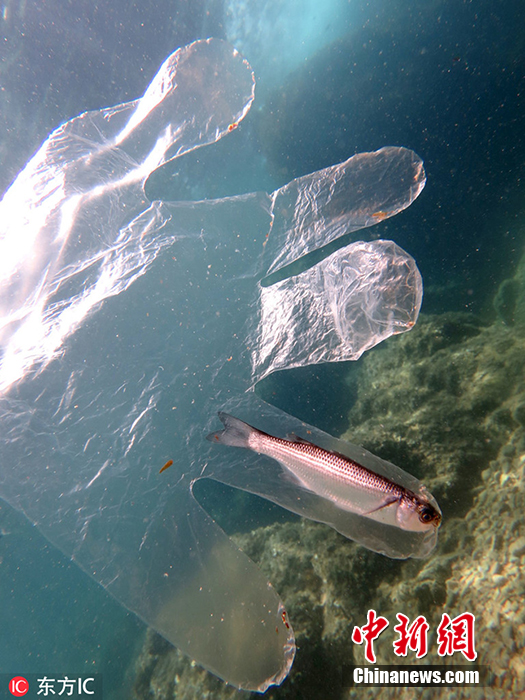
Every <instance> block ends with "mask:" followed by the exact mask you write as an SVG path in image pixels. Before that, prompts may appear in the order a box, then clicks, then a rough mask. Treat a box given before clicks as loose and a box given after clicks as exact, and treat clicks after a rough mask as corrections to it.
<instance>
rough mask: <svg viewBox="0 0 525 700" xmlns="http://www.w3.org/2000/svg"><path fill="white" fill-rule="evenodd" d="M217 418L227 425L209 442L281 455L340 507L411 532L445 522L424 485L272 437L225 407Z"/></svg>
mask: <svg viewBox="0 0 525 700" xmlns="http://www.w3.org/2000/svg"><path fill="white" fill-rule="evenodd" d="M219 418H220V419H221V421H222V423H223V424H224V430H220V431H218V432H216V433H210V434H209V435H208V436H207V439H208V440H210V442H217V443H220V444H222V445H230V446H232V447H245V448H247V449H249V450H253V451H254V452H257V453H259V454H263V455H267V456H268V457H271V458H272V459H275V460H277V461H278V462H279V464H281V466H282V467H284V469H285V473H286V474H288V475H289V477H290V478H293V480H294V481H295V482H296V483H299V484H300V485H301V486H302V487H303V488H305V489H307V490H308V491H312V492H313V493H316V494H317V495H318V496H321V497H322V498H325V499H327V500H329V501H332V502H333V503H334V504H335V505H336V506H337V507H338V508H340V509H342V510H346V511H350V512H352V513H358V514H359V515H362V516H365V517H367V518H371V519H373V520H376V521H378V522H381V523H384V524H387V525H392V526H394V527H398V528H401V529H403V530H408V531H411V532H427V531H429V530H432V529H433V528H436V529H437V528H438V527H439V525H440V524H441V513H440V511H439V509H438V508H436V507H434V505H433V504H432V503H431V502H430V500H428V499H427V498H426V496H425V495H424V494H425V490H424V488H423V492H422V493H419V494H417V493H415V492H414V491H410V490H409V489H407V488H405V487H404V486H401V485H400V484H396V483H395V482H394V481H392V480H391V479H388V478H386V477H384V476H382V475H381V474H376V473H375V472H373V471H372V470H371V469H368V468H367V467H363V466H362V465H361V464H359V463H358V462H355V461H354V460H352V459H350V458H349V457H345V456H344V455H341V454H339V453H337V452H329V451H328V450H324V449H323V448H321V447H319V446H318V445H315V444H313V443H312V442H309V441H307V440H304V439H303V438H300V437H298V436H296V435H291V436H289V439H283V438H278V437H274V436H273V435H268V433H264V432H262V431H261V430H258V429H257V428H254V427H252V426H251V425H248V423H245V422H244V421H242V420H239V419H238V418H234V416H230V415H229V414H228V413H224V412H219Z"/></svg>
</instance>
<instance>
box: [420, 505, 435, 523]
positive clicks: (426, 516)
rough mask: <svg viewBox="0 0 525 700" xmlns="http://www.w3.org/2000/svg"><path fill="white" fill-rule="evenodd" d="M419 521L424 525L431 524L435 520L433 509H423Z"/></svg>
mask: <svg viewBox="0 0 525 700" xmlns="http://www.w3.org/2000/svg"><path fill="white" fill-rule="evenodd" d="M419 519H420V520H421V522H422V523H430V522H432V520H434V511H433V510H432V508H422V509H421V512H420V513H419Z"/></svg>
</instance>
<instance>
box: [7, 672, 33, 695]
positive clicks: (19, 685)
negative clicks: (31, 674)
mask: <svg viewBox="0 0 525 700" xmlns="http://www.w3.org/2000/svg"><path fill="white" fill-rule="evenodd" d="M28 690H29V683H28V682H27V681H26V679H25V678H24V677H23V676H15V677H14V678H11V680H10V681H9V692H10V693H11V695H14V696H15V697H17V698H20V697H22V695H25V694H26V693H27V691H28Z"/></svg>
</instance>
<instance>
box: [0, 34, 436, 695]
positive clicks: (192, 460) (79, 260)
mask: <svg viewBox="0 0 525 700" xmlns="http://www.w3.org/2000/svg"><path fill="white" fill-rule="evenodd" d="M253 90H254V80H253V74H252V71H251V68H250V66H249V65H248V64H247V63H246V61H245V60H243V58H242V57H241V56H240V55H239V54H238V53H237V52H236V51H235V50H234V49H232V48H231V47H230V46H229V45H228V44H226V43H224V42H222V41H219V40H207V41H198V42H195V43H193V44H191V45H189V46H186V47H184V48H182V49H179V50H178V51H176V52H175V53H174V54H173V55H172V56H170V57H169V58H168V59H167V60H166V62H165V63H164V64H163V66H162V67H161V69H160V71H159V73H158V74H157V76H156V77H155V78H154V80H153V82H152V83H151V85H150V86H149V88H148V89H147V91H146V93H145V95H144V97H143V98H141V99H140V100H136V101H134V102H130V103H127V104H122V105H118V106H116V107H113V108H109V109H104V110H100V111H96V112H87V113H85V114H82V115H80V116H79V117H77V118H75V119H72V120H71V121H69V122H67V123H66V124H64V125H62V126H61V127H59V128H58V129H57V130H56V131H54V132H53V133H52V134H51V135H50V136H49V138H48V139H47V141H46V142H45V143H44V144H43V145H42V147H41V149H40V150H39V151H38V152H37V153H36V155H35V156H34V157H33V159H32V160H31V161H30V162H29V163H28V165H27V166H26V168H25V169H24V170H23V171H22V173H20V175H19V176H18V178H17V179H16V181H15V182H14V183H13V185H12V187H11V188H10V189H9V190H8V192H7V193H6V194H5V196H4V198H3V200H2V201H1V203H0V226H1V238H0V319H1V320H0V344H1V348H2V357H1V363H0V386H1V388H2V396H1V399H0V421H1V423H0V424H1V437H0V464H1V472H0V495H1V496H2V497H3V498H4V499H5V500H7V501H8V502H9V503H10V504H11V505H13V506H14V507H16V508H18V509H19V510H21V511H23V512H24V513H25V514H26V515H27V517H28V518H29V519H30V520H31V521H32V522H33V523H35V524H36V525H37V527H38V528H39V529H40V530H41V531H42V532H43V533H44V535H46V536H47V537H48V538H49V540H50V541H51V542H53V543H54V544H55V545H56V546H57V547H59V548H60V549H61V550H62V551H63V552H65V553H66V554H68V555H69V556H71V557H72V559H74V560H75V561H76V562H77V563H78V564H79V565H80V566H81V567H82V568H83V569H84V570H85V571H86V572H87V573H89V574H90V575H91V576H92V577H93V578H94V579H96V580H97V581H98V582H99V583H100V584H101V585H102V586H104V587H105V588H106V589H107V590H108V591H109V592H110V593H111V594H112V595H114V596H115V598H117V599H118V600H119V601H120V602H121V603H122V604H123V605H125V606H126V607H127V608H129V609H130V610H132V611H134V612H135V613H136V614H137V615H138V616H139V617H141V618H142V619H143V620H144V621H145V622H147V623H148V624H149V625H151V626H152V627H153V628H155V629H156V630H158V631H159V632H160V633H161V634H162V635H164V637H165V638H166V639H168V640H169V641H171V642H172V643H173V644H175V645H176V646H178V647H180V648H181V649H182V650H183V651H185V652H186V653H187V654H189V655H190V656H191V657H192V658H194V659H195V660H196V661H197V662H198V663H199V664H201V665H202V666H204V667H205V668H207V669H209V670H210V671H212V672H213V673H215V674H217V675H218V676H220V677H221V678H223V679H225V680H227V681H228V682H230V683H232V684H233V685H235V686H237V687H239V688H245V689H255V690H259V691H261V692H262V691H264V690H265V689H266V688H267V687H268V686H269V685H270V684H272V683H280V682H281V681H282V680H283V678H285V677H286V675H287V673H288V671H289V669H290V666H291V663H292V661H293V657H294V652H295V643H294V637H293V631H292V628H291V626H290V624H289V623H288V621H287V620H286V615H285V614H283V613H285V611H284V607H283V604H282V602H281V601H280V599H279V597H278V595H277V593H276V592H275V591H274V589H273V588H272V586H271V584H270V583H268V581H267V580H266V579H265V577H264V576H263V575H262V574H261V572H260V571H259V570H258V568H257V567H256V566H255V565H254V564H253V563H252V562H251V561H250V560H249V559H248V558H247V557H246V556H245V555H244V554H243V553H242V552H240V551H239V550H238V549H237V547H236V546H235V545H234V544H233V543H232V542H231V541H230V540H229V538H228V537H227V536H226V535H225V534H224V532H223V531H222V530H221V529H220V528H219V527H218V526H217V525H216V524H215V522H214V521H213V520H212V519H211V518H210V517H209V516H208V515H207V514H206V513H205V512H204V510H203V509H202V508H201V507H200V506H199V505H198V503H197V502H196V501H195V499H194V498H193V496H192V493H191V488H192V484H193V483H194V482H195V481H196V480H197V479H199V478H201V477H211V478H215V479H218V480H220V481H223V482H225V483H229V484H232V485H233V486H236V487H238V488H243V489H246V490H248V491H252V492H253V493H257V494H260V495H262V496H265V497H266V498H270V499H271V500H273V501H275V502H277V503H280V504H281V505H283V506H285V507H287V508H289V509H291V510H294V511H295V512H299V513H301V514H303V515H306V516H309V517H313V518H315V519H317V520H321V521H324V522H328V523H331V524H332V525H333V526H334V527H336V528H337V529H339V530H340V531H341V532H343V533H344V534H347V535H348V536H350V537H352V538H353V539H356V540H357V541H358V542H361V543H363V544H364V545H365V546H368V547H370V548H372V549H374V550H376V551H382V552H384V553H386V554H389V555H390V556H398V557H409V556H425V555H426V554H427V553H428V552H429V551H430V549H431V548H432V547H433V546H434V544H435V537H433V538H429V537H427V536H425V535H422V534H421V533H403V532H401V533H399V532H397V533H393V534H392V533H387V532H386V531H385V529H384V528H385V527H387V526H381V524H380V523H375V524H373V526H371V525H370V520H369V519H367V518H362V517H360V516H357V515H354V516H353V519H352V518H350V516H351V515H352V514H347V516H343V515H342V514H341V513H340V512H337V509H336V508H334V507H333V506H330V504H328V503H327V502H325V501H323V499H321V498H319V497H318V496H316V495H315V494H312V493H307V492H304V491H303V492H301V491H300V489H299V491H298V488H299V487H298V486H297V485H294V484H291V483H289V482H286V481H283V480H282V479H281V478H280V469H279V465H278V464H277V463H273V462H272V461H271V460H267V459H264V458H261V457H258V456H257V455H253V454H244V452H243V451H241V450H231V451H230V452H227V451H225V450H220V449H217V448H214V446H213V445H211V444H210V443H208V442H207V441H206V440H205V437H206V435H207V433H208V432H210V430H211V429H212V428H213V427H216V423H217V417H216V413H217V411H218V410H219V409H224V410H227V411H229V412H231V413H234V414H235V415H238V416H239V417H241V418H243V419H245V420H249V421H250V422H252V423H255V424H256V425H258V427H262V428H265V429H267V430H268V432H279V431H280V432H281V433H283V431H284V432H288V431H289V430H295V432H297V433H298V434H300V433H301V430H303V429H304V426H303V425H302V424H301V423H300V422H299V421H297V420H295V419H293V418H292V417H290V416H286V415H285V414H283V413H282V412H280V411H278V410H277V409H275V408H273V407H270V406H268V405H267V404H264V403H263V402H262V401H261V400H260V399H258V398H257V397H256V395H255V393H254V392H253V390H252V389H253V386H254V384H255V383H256V382H257V381H258V380H259V379H261V378H262V377H264V376H267V375H268V374H270V373H271V372H273V371H275V370H277V369H284V368H287V367H294V366H303V365H307V364H312V363H318V362H333V361H338V360H347V359H356V358H358V357H359V356H360V355H361V353H362V352H364V351H365V350H367V349H369V348H371V347H372V346H373V345H375V344H377V343H378V342H380V341H381V340H383V339H384V338H386V337H388V336H390V335H392V334H393V333H400V332H402V331H405V330H408V329H409V328H411V327H412V326H413V325H414V323H415V322H416V319H417V316H418V312H419V307H420V303H421V295H422V283H421V277H420V275H419V272H418V270H417V267H416V265H415V263H414V261H413V259H412V258H411V257H410V256H409V255H408V254H407V253H405V252H404V251H403V250H401V249H400V248H399V247H398V246H397V245H396V244H395V243H393V242H391V241H381V240H379V241H373V242H369V243H364V242H361V241H357V242H354V243H352V244H350V245H348V246H346V247H344V248H341V249H340V250H338V251H336V252H335V253H332V254H331V255H329V256H328V257H326V258H325V259H324V260H322V261H321V262H319V263H317V264H316V265H314V266H313V267H310V268H309V269H305V270H303V271H302V272H301V273H299V274H297V273H296V274H295V275H294V276H286V266H288V265H289V264H290V263H293V262H294V261H296V260H297V259H298V258H301V257H302V256H304V255H306V254H307V253H309V252H311V251H313V250H315V249H317V248H319V247H321V246H324V245H326V244H327V243H328V242H329V241H332V240H335V239H337V238H338V237H340V236H341V235H342V234H344V233H347V232H348V231H352V230H354V231H357V230H359V229H361V228H363V227H366V226H371V225H374V224H376V223H378V222H379V221H381V220H383V219H385V218H387V217H389V216H392V215H394V214H396V213H398V212H400V211H401V210H403V209H404V208H406V207H407V206H409V205H410V204H411V202H412V201H413V200H414V199H415V198H416V197H417V196H418V194H419V192H420V191H421V189H422V188H423V186H424V184H425V175H424V170H423V165H422V162H421V160H420V159H419V158H418V156H417V155H416V154H414V153H413V152H412V151H409V150H407V149H404V148H384V149H381V150H380V151H377V152H375V153H366V154H359V155H357V156H354V157H353V158H350V159H349V160H348V161H346V162H345V163H342V164H339V165H336V166H333V167H331V168H326V169H324V170H321V171H319V172H317V173H312V174H311V175H307V176H305V177H302V178H299V179H297V180H294V181H293V182H291V183H289V184H288V185H286V186H285V187H283V188H281V189H279V190H277V191H276V192H274V193H273V194H271V195H268V194H265V193H254V194H249V195H243V196H239V197H230V198H224V199H220V200H212V201H202V202H179V203H171V204H170V203H166V202H162V201H155V202H149V201H147V199H146V197H145V194H144V183H145V181H146V179H147V177H148V175H149V174H150V173H151V172H152V171H153V170H154V169H155V168H157V167H158V166H159V165H161V164H162V163H164V162H166V161H167V160H168V159H171V158H176V157H178V156H180V155H182V154H184V153H187V152H189V151H190V150H192V149H196V148H200V147H203V146H205V145H206V144H213V143H214V142H215V141H217V140H218V139H220V138H222V137H223V136H225V135H226V136H227V134H228V132H229V130H231V128H232V127H231V125H234V124H236V123H238V122H239V121H240V120H242V118H243V116H244V115H245V114H246V113H247V111H248V109H249V107H250V105H251V102H252V100H253V94H254V93H253ZM217 176H218V177H219V176H220V174H217ZM276 271H281V279H280V281H277V282H274V283H272V277H270V278H268V279H267V280H266V281H265V278H266V277H267V275H268V274H269V273H273V272H276ZM283 277H284V278H283ZM310 439H313V440H316V441H319V443H320V444H322V445H323V446H325V447H336V446H337V449H338V450H339V451H345V450H346V451H347V452H348V451H350V452H352V455H353V456H354V458H356V459H359V460H361V461H362V463H363V464H366V465H367V466H370V467H371V468H373V469H375V470H377V471H381V470H382V472H383V473H388V474H391V475H392V476H393V478H394V477H395V478H396V479H400V480H405V483H404V485H405V486H407V487H408V488H413V489H414V490H417V489H419V488H420V486H421V485H420V484H419V482H418V481H417V480H416V479H414V478H413V477H409V476H408V475H406V474H404V473H402V472H401V470H398V469H397V468H396V467H393V465H388V463H385V462H384V461H382V460H379V459H378V458H376V457H373V456H372V455H369V454H368V453H365V451H364V450H362V449H360V448H352V446H349V445H347V444H346V443H340V442H339V441H335V440H334V439H332V438H329V437H328V436H326V435H325V434H323V433H320V432H319V431H316V430H315V429H311V435H310ZM168 459H173V462H174V463H173V466H172V467H171V468H170V469H169V470H168V471H167V472H166V473H164V474H162V475H161V476H159V473H158V472H159V468H160V467H161V466H162V465H163V464H164V463H165V462H166V461H167V460H168ZM298 496H300V499H301V500H300V501H298ZM366 520H368V522H364V521H366ZM392 529H394V530H396V529H397V528H390V530H392Z"/></svg>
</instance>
